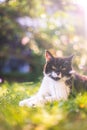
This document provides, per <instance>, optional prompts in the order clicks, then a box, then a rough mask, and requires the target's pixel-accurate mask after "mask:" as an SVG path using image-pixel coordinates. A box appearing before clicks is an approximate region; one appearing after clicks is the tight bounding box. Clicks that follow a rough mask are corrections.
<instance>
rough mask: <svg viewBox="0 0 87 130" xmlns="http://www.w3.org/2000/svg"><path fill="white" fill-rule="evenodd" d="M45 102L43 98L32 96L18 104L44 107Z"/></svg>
mask: <svg viewBox="0 0 87 130" xmlns="http://www.w3.org/2000/svg"><path fill="white" fill-rule="evenodd" d="M44 103H45V100H44V98H43V97H40V96H38V95H35V96H32V97H31V98H28V99H24V100H22V101H20V102H19V106H27V107H36V106H42V105H44Z"/></svg>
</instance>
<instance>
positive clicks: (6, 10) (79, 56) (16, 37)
mask: <svg viewBox="0 0 87 130" xmlns="http://www.w3.org/2000/svg"><path fill="white" fill-rule="evenodd" d="M86 5H87V1H83V0H0V83H2V82H4V81H5V80H7V81H10V82H11V81H17V82H24V81H35V80H38V79H39V78H40V77H42V76H43V65H44V63H45V59H44V52H45V49H48V50H50V51H51V53H52V54H54V55H57V56H69V55H72V54H75V57H74V59H73V66H74V68H75V69H76V70H77V71H78V72H79V73H82V74H85V75H87V42H86V40H87V7H86Z"/></svg>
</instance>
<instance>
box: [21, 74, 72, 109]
mask: <svg viewBox="0 0 87 130" xmlns="http://www.w3.org/2000/svg"><path fill="white" fill-rule="evenodd" d="M64 81H65V79H60V80H59V81H55V80H53V79H51V78H50V77H49V76H48V75H45V76H44V78H43V80H42V84H41V87H40V89H39V91H38V92H37V94H35V95H34V96H32V97H31V98H28V99H24V100H22V101H20V102H19V106H28V107H32V106H41V105H44V104H45V103H46V102H53V101H60V100H66V99H67V98H68V95H69V93H70V88H69V87H68V86H66V85H65V83H64Z"/></svg>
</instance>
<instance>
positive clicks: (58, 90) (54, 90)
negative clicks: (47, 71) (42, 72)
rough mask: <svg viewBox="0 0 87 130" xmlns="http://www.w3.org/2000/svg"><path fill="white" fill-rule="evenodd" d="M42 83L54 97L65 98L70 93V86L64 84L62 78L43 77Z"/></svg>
mask: <svg viewBox="0 0 87 130" xmlns="http://www.w3.org/2000/svg"><path fill="white" fill-rule="evenodd" d="M45 81H46V82H44V83H46V84H44V85H45V86H46V89H47V90H48V92H50V93H51V94H52V95H54V96H56V97H58V98H59V97H61V98H67V97H68V95H69V93H70V88H69V86H67V85H66V84H65V81H64V79H62V80H58V81H55V80H53V79H51V78H49V77H45Z"/></svg>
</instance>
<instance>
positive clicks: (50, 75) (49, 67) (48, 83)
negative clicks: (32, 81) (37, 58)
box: [19, 50, 87, 107]
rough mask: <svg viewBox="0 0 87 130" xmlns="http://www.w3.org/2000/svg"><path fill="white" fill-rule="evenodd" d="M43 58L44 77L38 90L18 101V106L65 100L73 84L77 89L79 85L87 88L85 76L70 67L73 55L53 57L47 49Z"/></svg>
mask: <svg viewBox="0 0 87 130" xmlns="http://www.w3.org/2000/svg"><path fill="white" fill-rule="evenodd" d="M45 59H46V63H45V65H44V69H43V73H44V77H43V80H42V83H41V87H40V89H39V91H38V92H37V93H36V94H35V95H34V96H32V97H30V98H28V99H24V100H22V101H20V102H19V106H28V107H35V106H41V105H44V104H46V103H47V102H53V101H60V100H67V99H68V97H69V95H70V94H71V93H72V87H73V86H75V88H76V90H77V91H79V89H80V88H81V87H82V88H85V89H86V88H87V78H86V77H84V76H81V75H79V74H77V73H76V72H75V71H74V70H73V68H72V59H73V55H71V56H68V57H62V58H61V57H54V56H53V55H52V54H51V53H50V52H49V51H48V50H47V51H45ZM80 86H81V87H80Z"/></svg>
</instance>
